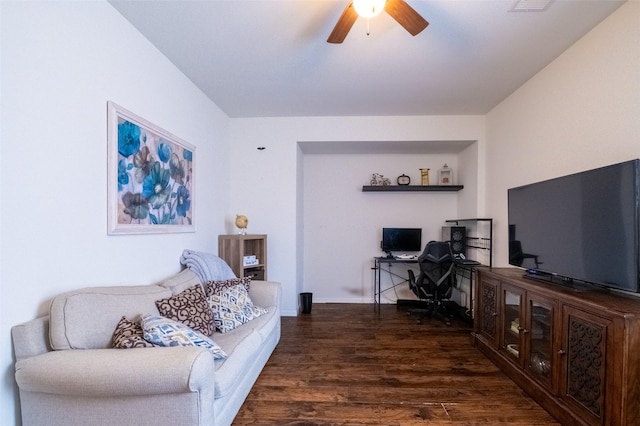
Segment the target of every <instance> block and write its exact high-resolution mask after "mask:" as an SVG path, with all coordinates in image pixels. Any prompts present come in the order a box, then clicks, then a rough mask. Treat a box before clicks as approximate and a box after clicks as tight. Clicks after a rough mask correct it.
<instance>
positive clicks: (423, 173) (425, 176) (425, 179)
mask: <svg viewBox="0 0 640 426" xmlns="http://www.w3.org/2000/svg"><path fill="white" fill-rule="evenodd" d="M429 170H430V169H420V183H421V184H422V185H429Z"/></svg>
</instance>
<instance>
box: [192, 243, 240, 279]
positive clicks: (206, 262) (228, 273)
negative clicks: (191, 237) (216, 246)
mask: <svg viewBox="0 0 640 426" xmlns="http://www.w3.org/2000/svg"><path fill="white" fill-rule="evenodd" d="M180 263H181V264H183V265H185V266H186V267H187V268H189V269H191V270H192V271H193V272H195V274H196V275H197V276H198V277H199V278H200V280H201V281H202V282H203V283H206V282H208V281H223V280H230V279H232V278H237V277H236V275H235V274H234V273H233V271H232V270H231V268H230V267H229V265H227V264H226V262H225V261H224V260H222V259H220V258H219V257H218V256H215V255H213V254H210V253H204V252H200V251H193V250H184V251H183V252H182V256H180Z"/></svg>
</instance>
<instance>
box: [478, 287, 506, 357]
mask: <svg viewBox="0 0 640 426" xmlns="http://www.w3.org/2000/svg"><path fill="white" fill-rule="evenodd" d="M498 284H499V281H496V280H493V279H490V278H487V279H481V280H478V286H479V291H478V293H477V294H478V296H477V297H478V298H479V299H480V301H479V302H478V304H479V306H478V307H477V308H476V310H475V312H477V318H476V321H477V324H479V333H480V334H482V335H483V336H484V337H485V338H487V339H489V341H491V342H492V343H493V345H494V346H496V347H497V346H498V296H499V295H500V293H499V292H498Z"/></svg>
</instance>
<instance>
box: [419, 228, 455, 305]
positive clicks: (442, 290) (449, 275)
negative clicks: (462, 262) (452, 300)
mask: <svg viewBox="0 0 640 426" xmlns="http://www.w3.org/2000/svg"><path fill="white" fill-rule="evenodd" d="M418 264H419V265H420V277H419V278H418V286H419V287H420V286H421V287H422V289H421V293H422V295H424V294H433V295H434V297H435V298H437V299H442V298H448V297H450V296H451V291H452V289H453V279H454V266H455V263H454V260H453V252H452V250H451V245H450V243H449V242H445V241H430V242H429V243H427V245H426V247H425V248H424V251H423V252H422V254H421V255H420V256H419V257H418ZM419 296H420V295H419Z"/></svg>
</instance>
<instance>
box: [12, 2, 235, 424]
mask: <svg viewBox="0 0 640 426" xmlns="http://www.w3.org/2000/svg"><path fill="white" fill-rule="evenodd" d="M0 17H1V19H2V20H1V23H0V24H1V25H0V28H1V33H0V39H1V43H2V45H1V48H2V51H1V53H2V55H1V57H2V63H1V86H0V87H1V95H2V98H1V107H0V114H1V116H2V127H1V130H0V138H1V139H0V148H1V153H2V156H1V157H0V161H1V164H0V165H1V174H0V179H1V180H0V182H1V184H2V187H1V188H0V195H1V202H0V206H1V216H0V219H1V222H0V232H1V246H0V247H1V254H2V256H1V258H0V292H1V293H0V294H1V302H0V306H1V311H0V312H1V313H0V320H1V328H0V333H1V334H0V335H1V336H2V339H1V342H2V345H1V346H2V391H1V392H0V393H1V395H2V397H1V405H0V408H1V411H2V412H1V413H0V419H2V420H1V421H0V422H1V423H2V424H6V425H10V424H17V422H18V418H19V412H18V408H17V401H18V399H17V393H16V392H15V389H14V379H13V374H14V366H13V351H12V345H11V339H10V327H11V326H13V325H15V324H18V323H20V322H24V321H27V320H30V319H33V318H35V317H36V316H38V315H41V314H44V313H45V312H46V311H47V308H48V303H49V301H50V299H51V297H52V296H53V295H55V294H57V293H60V292H63V291H65V290H70V289H74V288H78V287H83V286H97V285H103V284H104V285H112V284H117V285H125V284H146V283H152V282H154V281H157V280H159V279H161V278H163V277H165V276H167V275H169V274H171V273H174V272H177V271H178V270H179V268H180V264H179V256H180V253H181V252H182V250H183V249H185V248H193V249H196V250H211V251H217V240H216V236H217V234H219V233H221V232H223V231H224V227H223V225H224V214H225V213H226V212H227V211H228V209H227V205H228V193H229V186H228V175H229V167H228V155H229V152H228V142H227V137H228V136H227V132H228V124H229V119H228V117H226V116H225V115H224V114H222V113H221V111H220V110H219V109H218V108H217V107H216V106H215V105H214V104H213V103H212V102H211V101H210V100H208V99H207V98H206V97H205V96H204V95H203V94H202V93H201V92H200V91H199V90H198V89H196V88H195V87H194V85H193V84H192V83H191V82H190V81H189V80H188V79H187V78H186V77H185V76H184V75H182V74H181V73H180V72H179V71H177V69H176V68H175V67H174V66H173V65H172V64H171V63H169V62H168V61H167V59H166V58H165V57H164V56H162V55H160V54H159V52H158V51H157V50H156V49H155V48H154V47H153V46H151V45H150V44H149V43H148V41H147V40H146V39H145V38H143V37H142V36H141V35H140V34H139V33H138V32H137V31H136V30H134V29H133V27H132V26H131V25H130V24H129V23H128V21H126V20H125V19H124V18H123V17H122V16H121V15H120V14H118V13H117V12H116V11H115V10H114V9H113V8H112V7H111V6H110V5H109V4H108V3H106V2H102V1H92V2H76V1H71V2H62V1H57V2H0ZM107 100H113V101H114V102H116V103H118V104H120V105H121V106H123V107H125V108H127V109H129V110H131V111H133V112H134V113H136V114H138V115H140V116H141V117H143V118H145V119H147V120H149V121H151V122H152V123H154V124H156V125H158V126H160V127H162V128H163V129H165V130H167V131H169V132H171V133H173V134H175V135H177V136H179V137H180V138H182V139H184V140H186V141H188V142H190V143H191V144H193V145H195V146H196V153H195V155H196V170H195V184H196V188H195V189H196V204H195V209H196V210H195V220H196V232H195V233H187V234H165V235H155V236H112V237H109V236H107V235H106V231H107V199H106V189H107V178H106V176H107V140H106V134H107V107H106V105H107Z"/></svg>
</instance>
